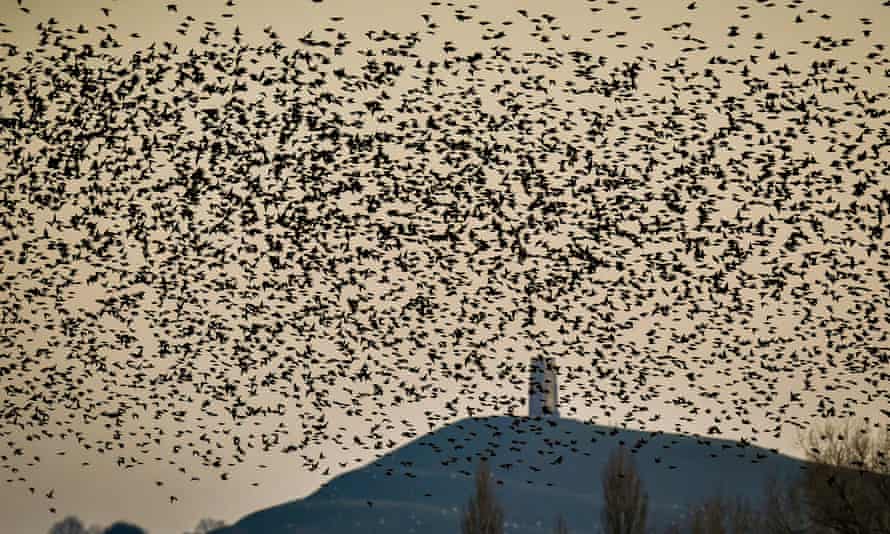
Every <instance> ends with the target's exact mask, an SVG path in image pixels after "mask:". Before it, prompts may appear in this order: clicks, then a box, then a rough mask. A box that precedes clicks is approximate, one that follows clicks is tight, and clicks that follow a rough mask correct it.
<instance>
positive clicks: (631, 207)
mask: <svg viewBox="0 0 890 534" xmlns="http://www.w3.org/2000/svg"><path fill="white" fill-rule="evenodd" d="M587 4H588V7H589V10H590V12H591V18H592V20H595V18H596V16H597V14H598V13H599V12H600V11H602V10H625V11H626V14H627V17H628V19H629V20H630V21H631V22H630V23H631V24H633V23H636V22H638V21H640V20H642V19H645V16H646V14H645V12H644V9H643V8H642V7H636V6H628V5H626V4H625V3H621V2H618V1H617V0H588V2H587ZM745 4H746V5H740V6H738V7H737V10H736V11H735V12H734V16H735V17H737V20H732V21H726V27H727V29H726V35H727V39H728V41H729V42H730V44H729V45H728V46H724V47H721V46H720V44H719V43H708V42H706V41H705V40H704V39H701V38H699V37H696V36H695V34H694V32H695V31H696V29H697V26H696V25H695V24H696V23H695V15H696V13H697V12H698V10H699V9H700V6H698V5H697V3H696V2H692V3H687V2H683V4H682V5H681V8H685V9H680V10H678V12H677V17H678V18H681V19H688V20H681V21H679V22H677V23H676V24H672V25H669V26H666V27H663V28H661V29H660V31H661V32H663V33H664V35H665V36H669V37H670V38H671V39H672V40H674V41H679V42H681V43H683V46H684V47H683V48H682V50H681V51H680V54H679V55H678V56H677V57H672V58H670V59H669V60H666V61H665V60H664V59H663V58H658V59H656V58H654V57H651V55H652V53H650V52H651V51H652V50H653V48H654V47H655V44H654V42H653V41H654V40H656V37H652V38H651V40H646V41H644V43H643V44H642V46H640V50H641V54H642V55H637V56H633V55H632V54H630V55H628V57H629V58H630V59H627V60H620V61H610V59H609V57H607V56H605V55H601V54H600V53H598V52H597V51H596V50H597V49H605V47H606V44H605V43H608V44H610V45H614V47H615V48H616V49H625V51H624V53H625V54H628V52H627V49H628V47H631V46H633V45H636V44H638V43H637V42H636V41H634V39H638V38H639V32H635V31H634V30H633V28H632V27H630V28H627V29H625V30H617V29H616V30H614V31H612V32H609V29H598V28H594V29H593V30H591V32H589V33H588V34H585V35H581V36H577V35H571V34H569V33H566V30H565V29H564V28H562V27H561V22H560V19H559V17H558V16H556V15H553V14H549V13H540V14H535V13H533V11H532V10H531V9H528V10H526V9H519V10H517V11H515V12H511V13H509V14H507V13H504V15H505V17H506V18H507V19H508V20H504V21H502V22H497V21H495V20H485V19H484V18H483V17H482V16H480V15H478V14H477V11H478V9H479V8H478V6H476V5H473V4H470V5H467V6H458V5H456V4H455V3H453V2H439V1H434V2H430V5H429V12H427V13H420V14H419V15H418V21H419V22H420V21H422V26H421V27H419V28H418V31H415V32H395V31H389V30H381V29H372V30H369V31H368V32H367V33H365V34H364V35H349V34H347V32H346V31H344V30H342V29H338V24H341V23H343V20H344V19H343V18H342V17H332V18H331V19H330V23H329V26H328V27H326V28H323V29H316V30H313V31H310V32H308V33H307V34H306V35H304V36H302V37H300V38H298V39H296V41H297V42H296V43H294V44H293V45H287V44H285V43H284V41H283V40H282V37H281V36H280V35H279V34H278V33H277V32H276V31H275V30H273V28H272V27H267V28H265V30H264V33H265V41H264V42H261V43H258V42H251V40H250V38H248V36H247V34H246V32H242V31H241V30H240V29H239V28H238V27H237V26H235V28H234V31H233V32H232V33H231V35H229V34H228V32H227V31H226V29H225V28H224V27H223V26H224V24H222V23H217V22H215V21H213V20H208V21H205V22H203V23H200V22H199V21H198V20H197V19H196V18H195V17H193V16H191V15H185V14H184V13H183V12H184V11H186V10H185V9H184V6H180V7H177V5H175V4H169V5H166V14H167V16H169V17H174V19H172V20H177V21H178V22H179V23H180V25H179V26H178V27H177V32H178V33H179V34H180V35H181V36H182V38H183V39H185V38H186V37H189V36H196V37H197V43H198V46H196V47H194V48H191V49H189V50H187V51H186V50H185V47H184V46H181V45H179V44H177V43H174V42H169V41H165V42H163V43H161V44H157V43H152V44H151V45H150V46H148V47H143V48H141V49H139V51H138V52H137V53H135V54H133V55H132V56H130V57H122V55H121V54H120V53H117V52H116V49H118V48H122V47H123V46H124V45H122V43H121V39H127V38H129V39H133V40H134V41H138V40H139V39H140V38H141V37H140V35H139V34H138V33H129V34H127V33H126V32H123V31H122V30H120V29H119V28H118V26H117V25H116V24H115V22H114V21H113V20H114V17H115V14H116V12H117V9H118V8H117V7H115V6H112V7H110V8H103V9H102V17H103V20H102V23H101V24H99V25H97V26H95V27H86V26H84V25H83V24H81V25H79V26H78V27H77V28H65V27H62V26H61V25H60V23H59V21H57V20H55V19H54V18H51V19H49V20H45V21H40V22H37V23H36V31H37V33H38V36H39V44H38V46H37V47H36V48H33V49H32V48H28V49H21V48H20V47H19V46H17V45H16V44H13V43H10V42H6V43H2V44H0V53H2V52H5V57H3V58H2V59H0V114H2V117H0V146H2V148H0V156H2V161H3V166H2V168H3V176H2V178H0V189H2V192H0V198H2V200H0V224H2V229H0V254H2V261H0V264H2V265H3V269H2V273H0V284H2V289H0V291H2V294H3V295H4V298H2V299H0V314H2V334H0V343H2V347H3V349H2V351H0V384H2V386H3V390H4V393H3V399H4V401H3V408H2V410H3V411H2V417H0V432H2V437H3V449H2V450H0V452H2V453H3V454H2V462H3V467H4V469H5V470H7V471H8V472H9V473H10V474H9V475H8V482H10V483H27V477H25V476H24V473H23V472H22V471H21V469H22V468H23V466H22V465H21V463H22V462H27V463H28V465H33V464H34V463H35V462H39V461H40V459H39V457H34V458H31V456H32V455H31V454H30V453H29V442H31V441H33V440H40V439H45V438H54V437H70V438H73V439H74V440H75V441H76V442H77V443H78V445H79V446H80V447H83V448H85V449H95V450H97V451H99V452H102V453H105V454H107V455H108V456H109V457H112V459H111V460H110V461H112V462H116V463H117V465H119V466H120V467H121V468H124V469H126V468H130V467H132V466H134V465H138V464H141V463H143V461H144V460H148V459H149V458H151V457H156V458H157V459H161V457H163V459H164V460H169V461H170V462H171V463H174V464H176V465H179V466H180V467H179V468H180V470H181V471H182V473H183V474H185V473H186V465H189V467H190V468H191V465H190V464H189V462H190V461H191V460H190V459H191V458H197V459H198V460H200V462H201V464H202V465H203V466H205V467H206V468H207V469H215V470H216V472H217V473H218V476H219V477H220V478H221V479H223V480H225V479H227V478H228V472H226V471H225V468H226V466H236V465H238V464H239V463H242V462H244V461H245V460H246V459H247V458H248V457H249V455H250V450H253V451H254V452H255V453H259V454H268V453H269V452H272V451H283V452H284V453H288V454H292V453H299V454H301V455H302V456H303V459H304V462H305V465H306V466H307V468H309V469H317V470H319V471H320V472H321V471H323V472H324V473H325V474H329V473H330V470H331V468H332V467H333V468H334V469H335V470H336V469H337V466H334V465H331V463H330V462H328V461H327V458H326V457H325V456H324V453H323V452H322V453H320V454H319V455H317V456H315V455H310V454H307V452H308V451H309V450H310V449H311V447H312V446H314V445H323V444H324V445H328V446H329V444H331V443H334V444H337V445H338V446H340V447H341V448H343V449H344V450H349V449H350V448H353V449H360V450H364V451H365V452H363V453H362V454H364V455H365V456H367V454H368V452H369V451H370V452H371V453H374V452H375V451H381V450H386V449H388V448H391V447H393V446H394V445H395V444H396V441H395V440H393V439H392V438H391V437H387V436H392V435H393V434H392V433H391V432H390V431H393V432H395V434H396V435H398V434H399V433H401V435H403V436H414V435H416V432H417V431H416V429H415V428H414V427H413V426H411V425H412V424H411V423H410V422H409V421H407V420H402V421H399V420H398V418H395V417H391V416H390V413H391V411H392V410H393V409H396V408H402V407H404V406H406V405H409V404H419V405H421V406H423V405H424V404H425V403H427V404H429V405H430V406H433V405H434V404H435V403H439V402H444V407H445V408H444V410H445V411H444V413H442V412H441V411H440V410H427V411H426V416H427V417H428V419H429V422H430V426H431V427H432V426H433V425H434V424H435V422H436V421H447V420H449V419H453V418H455V417H459V416H461V415H463V414H464V413H465V412H464V410H466V413H469V414H470V415H473V414H474V411H475V412H477V413H481V412H482V411H483V410H484V409H486V408H489V409H491V410H493V411H495V412H500V413H503V412H506V411H511V410H513V409H521V408H522V405H523V403H524V402H525V399H526V395H525V387H526V383H527V380H528V372H527V363H528V360H529V358H530V357H531V356H532V355H537V354H542V353H543V354H549V355H553V356H557V357H558V359H559V361H560V362H561V363H560V365H561V370H560V384H561V388H562V390H563V395H564V396H566V397H570V398H569V399H568V400H564V401H562V402H561V404H562V405H563V406H566V405H568V406H574V407H575V408H576V409H582V410H583V408H584V407H586V408H587V409H588V411H590V410H592V411H594V412H595V413H598V414H605V416H607V417H611V416H616V417H617V414H619V413H622V410H627V411H628V412H627V414H626V421H629V422H631V423H635V424H637V426H642V427H645V426H646V425H650V424H652V423H653V422H654V421H656V420H657V419H658V417H659V416H658V415H657V414H658V412H659V409H658V408H657V406H659V403H662V405H664V406H671V407H673V408H675V409H683V410H687V411H688V417H685V418H681V419H682V421H684V423H693V422H694V423H698V424H700V422H701V421H702V420H703V418H710V419H712V420H713V421H712V422H711V423H709V426H710V428H711V430H710V431H709V433H712V434H725V433H728V432H730V427H734V428H733V430H739V431H744V432H751V433H752V435H754V436H755V437H756V435H757V433H758V432H759V433H760V434H768V435H775V436H778V435H779V433H780V432H781V429H782V427H783V425H794V426H798V427H801V428H802V427H804V426H805V422H806V420H807V419H808V418H812V417H845V416H850V415H855V414H856V413H857V410H858V409H860V405H859V404H858V403H862V402H866V401H865V399H866V398H867V402H868V404H867V406H873V405H875V404H877V405H880V403H882V402H886V391H887V380H888V378H890V374H888V367H887V364H888V361H890V360H888V350H887V347H888V346H890V343H888V339H887V332H888V328H887V322H888V321H887V317H888V316H887V310H888V293H887V290H886V288H887V287H888V280H887V273H888V272H890V270H888V259H890V257H888V251H890V247H888V246H887V239H888V235H890V234H888V232H887V225H888V221H890V217H888V213H890V187H888V183H887V180H886V178H887V176H888V175H890V163H888V162H890V158H888V157H887V150H888V145H890V137H888V135H887V115H888V107H887V104H888V93H887V92H886V91H885V90H880V89H878V90H875V89H873V88H872V87H873V86H877V87H878V88H881V87H884V88H886V87H887V80H888V78H890V63H888V59H887V57H886V55H885V47H884V43H882V42H880V40H879V39H880V32H874V31H873V28H872V26H873V21H872V20H870V19H862V20H860V21H858V22H859V28H856V29H855V31H856V32H857V33H855V34H853V33H851V34H850V35H844V36H841V37H832V36H830V35H827V36H821V37H819V38H818V39H815V40H807V41H803V42H802V43H801V47H804V48H806V49H807V50H809V52H807V57H808V58H809V57H812V58H815V59H812V60H809V59H807V60H806V61H803V62H802V61H800V60H799V58H800V57H801V56H803V55H804V54H800V53H797V52H795V51H784V50H775V49H773V50H770V47H769V46H768V43H769V40H768V36H766V35H764V34H763V33H762V32H760V31H758V30H757V29H756V28H754V27H752V26H749V25H746V20H747V19H748V18H749V17H750V16H751V13H752V12H753V11H755V10H770V9H772V10H774V11H775V12H776V15H775V16H785V17H788V18H789V24H804V23H806V22H808V21H811V20H827V19H830V18H831V17H830V15H829V14H826V13H820V12H819V10H816V9H812V8H811V9H808V8H807V6H806V4H805V2H803V1H800V0H797V1H794V0H792V2H791V3H790V4H789V5H787V6H781V5H777V4H776V3H774V2H771V1H765V0H756V1H752V2H745ZM883 6H884V7H885V8H886V7H888V6H890V3H888V2H884V3H883ZM19 8H20V9H21V10H22V11H23V12H24V13H25V14H29V13H30V11H29V9H28V7H27V6H26V5H22V2H21V0H19ZM120 9H123V7H121V8H120ZM236 9H237V6H236V4H235V3H234V2H232V1H231V0H229V1H228V2H227V3H226V4H225V8H224V13H223V14H222V16H223V18H224V19H232V20H231V21H229V22H228V23H234V22H237V19H236V18H235V17H234V15H233V14H234V12H235V11H236ZM781 10H785V11H781ZM771 16H772V15H771ZM211 18H212V17H211ZM104 19H107V20H104ZM445 21H449V22H450V23H452V24H456V25H464V26H466V27H467V28H469V29H465V30H462V31H466V32H468V33H471V32H472V31H475V30H474V28H475V29H478V32H479V38H480V39H481V42H482V43H483V45H482V48H479V49H473V48H472V47H471V49H469V50H467V49H466V46H465V44H464V43H461V42H456V41H451V40H444V39H439V37H438V36H439V32H440V29H441V26H443V25H445V23H446V22H445ZM709 24H712V23H709ZM0 30H2V31H3V34H4V35H7V36H8V35H10V34H13V33H15V32H13V31H12V30H11V29H10V28H9V27H8V26H5V25H3V26H0ZM18 31H21V30H18V29H17V30H16V32H18ZM514 32H515V33H518V32H527V37H530V38H531V39H532V41H530V42H533V43H534V46H535V48H531V49H529V50H521V49H517V48H513V47H510V46H507V45H506V44H505V43H508V42H510V38H511V33H514ZM600 32H602V33H603V35H597V34H598V33H600ZM122 34H125V35H126V36H124V35H122ZM740 35H741V36H749V35H750V37H751V38H752V39H753V42H754V43H755V45H754V47H753V48H748V47H735V46H733V45H732V44H731V43H732V42H733V41H734V40H736V39H737V38H740V37H738V36H740ZM97 36H98V37H97ZM523 37H526V35H523ZM579 37H580V38H579ZM603 37H604V38H605V39H606V40H605V41H603V39H602V38H603ZM647 39H649V37H647ZM359 42H360V43H362V44H363V45H364V46H365V48H359V49H358V50H357V51H356V50H355V49H354V48H353V47H354V46H356V44H357V43H359ZM591 43H596V44H595V45H594V44H591ZM856 46H858V47H862V48H863V49H866V50H868V53H867V54H864V56H863V57H862V58H861V59H860V60H859V61H854V62H846V61H839V60H837V59H836V58H835V57H833V55H834V54H836V53H837V51H838V50H843V49H845V48H848V47H856ZM653 53H654V52H653ZM356 54H358V56H356ZM355 57H360V58H361V59H360V63H359V65H360V66H359V67H358V68H352V67H350V66H348V65H347V66H344V63H342V61H343V60H345V59H348V58H355ZM696 61H699V62H701V63H702V66H701V68H699V67H698V66H692V64H694V63H695V62H696ZM823 149H824V150H823ZM811 150H812V151H811ZM96 295H99V296H98V297H97V296H96ZM782 325H791V327H790V328H785V329H783V328H782ZM786 330H787V331H786ZM715 376H716V377H717V378H716V379H715V378H714V377H715ZM721 377H725V378H726V381H725V382H723V381H722V380H723V379H722V378H721ZM485 384H491V387H488V386H485ZM788 384H794V388H793V389H792V392H791V393H790V396H789V395H788V394H787V393H784V394H781V393H780V391H784V390H783V388H785V387H787V386H788ZM511 389H512V391H513V392H514V393H516V394H510V391H511ZM495 390H496V391H499V392H501V394H492V391H495ZM845 394H846V398H845ZM854 395H857V397H854ZM703 404H707V405H708V406H709V407H708V408H706V409H702V407H701V405H703ZM710 406H714V408H713V410H712V409H711V408H710ZM863 406H865V405H863ZM801 408H807V409H809V408H812V410H811V412H810V413H809V414H806V415H805V416H804V417H800V416H799V415H794V414H792V412H793V411H794V409H801ZM869 409H870V410H871V411H870V412H869V413H870V414H871V415H872V419H871V421H872V422H873V423H874V424H884V423H886V421H887V419H886V418H887V416H890V412H888V411H887V410H881V411H880V412H877V411H876V410H873V409H871V408H869ZM332 412H336V413H338V414H340V415H346V416H348V417H351V418H354V419H355V420H356V421H358V422H360V421H363V422H364V423H367V424H369V425H372V426H371V427H370V430H369V432H368V433H366V434H365V433H359V432H355V431H354V430H355V429H358V428H360V426H359V425H358V423H357V424H356V426H350V427H349V428H347V427H346V426H340V427H339V428H337V429H335V428H334V427H333V426H331V425H329V421H328V418H327V417H328V414H331V413H332ZM652 414H655V415H652ZM647 417H648V418H647ZM214 421H226V422H227V423H226V425H225V426H224V428H222V429H220V428H218V427H216V426H214V425H212V424H211V423H210V422H214ZM294 421H296V422H297V425H296V426H294V425H293V424H291V425H290V426H288V424H287V423H286V422H294ZM270 422H271V423H270ZM276 423H277V426H276ZM270 424H271V425H272V429H271V430H270V431H269V432H268V433H266V432H262V433H260V432H259V431H258V430H256V431H254V429H253V428H251V427H254V426H259V425H270ZM89 425H93V426H94V427H95V428H98V429H99V431H97V432H101V435H103V436H104V437H103V438H102V439H96V440H91V439H90V435H91V434H90V433H87V432H84V431H83V429H84V428H85V427H87V426H89ZM170 425H179V427H178V428H179V430H177V431H175V433H174V432H170V431H166V432H165V431H164V428H169V427H170ZM91 428H92V427H91ZM406 429H407V430H406ZM94 430H95V429H94ZM91 432H92V431H91ZM388 432H390V433H389V434H387V433H388ZM350 433H352V435H350ZM93 435H96V434H93ZM289 437H290V438H291V441H288V438H289ZM159 454H160V455H161V456H157V455H159ZM148 461H151V460H148ZM339 467H341V468H342V467H345V464H344V463H342V462H341V463H340V466H339ZM192 474H193V475H194V473H192ZM193 478H195V479H197V478H198V477H197V476H193ZM158 484H159V485H161V484H163V481H158ZM30 491H31V492H32V493H35V492H36V491H37V490H35V488H33V487H31V488H30ZM45 497H46V498H47V499H49V500H51V499H53V491H52V490H50V491H48V492H46V493H45ZM170 502H171V503H175V502H177V496H176V495H171V496H170Z"/></svg>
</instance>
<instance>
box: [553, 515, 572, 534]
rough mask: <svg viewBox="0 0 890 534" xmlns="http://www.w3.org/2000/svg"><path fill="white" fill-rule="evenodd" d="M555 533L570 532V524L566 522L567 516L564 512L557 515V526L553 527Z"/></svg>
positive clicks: (566, 533)
mask: <svg viewBox="0 0 890 534" xmlns="http://www.w3.org/2000/svg"><path fill="white" fill-rule="evenodd" d="M553 534H569V526H568V525H567V524H566V518H565V517H563V516H562V514H559V515H558V516H557V517H556V526H555V527H553Z"/></svg>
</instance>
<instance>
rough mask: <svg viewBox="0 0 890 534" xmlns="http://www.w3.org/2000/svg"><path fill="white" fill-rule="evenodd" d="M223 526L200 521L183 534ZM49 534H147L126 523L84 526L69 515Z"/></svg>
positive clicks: (209, 530)
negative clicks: (192, 529) (106, 525)
mask: <svg viewBox="0 0 890 534" xmlns="http://www.w3.org/2000/svg"><path fill="white" fill-rule="evenodd" d="M224 526H225V522H223V521H220V520H218V519H202V520H200V521H199V522H198V526H196V527H195V530H194V531H191V532H186V533H185V534H207V533H209V532H212V531H214V530H216V529H218V528H222V527H224ZM49 534H148V533H147V532H146V531H145V529H143V528H141V527H138V526H136V525H134V524H132V523H128V522H126V521H117V522H115V523H112V524H111V525H110V526H108V527H101V526H99V525H92V526H90V527H86V526H84V524H83V522H82V521H81V520H80V519H79V518H77V516H73V515H70V516H68V517H66V518H65V519H62V520H61V521H59V522H57V523H56V524H55V525H53V526H52V527H50V529H49Z"/></svg>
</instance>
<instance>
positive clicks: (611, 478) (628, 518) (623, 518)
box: [600, 446, 649, 534]
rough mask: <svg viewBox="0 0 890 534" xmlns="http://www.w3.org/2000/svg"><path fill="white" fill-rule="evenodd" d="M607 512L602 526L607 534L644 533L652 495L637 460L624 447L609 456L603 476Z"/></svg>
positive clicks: (603, 516) (605, 509) (602, 519)
mask: <svg viewBox="0 0 890 534" xmlns="http://www.w3.org/2000/svg"><path fill="white" fill-rule="evenodd" d="M602 487H603V499H604V500H605V502H604V503H603V509H602V513H601V518H600V521H601V525H602V528H603V530H604V531H605V532H606V533H607V534H643V533H644V532H646V521H647V515H648V508H649V496H648V495H647V494H646V493H645V491H644V490H643V482H642V480H640V475H639V473H638V472H637V469H636V466H635V465H634V461H633V458H632V457H631V455H630V453H629V452H628V451H627V449H626V448H624V446H621V447H619V448H618V449H616V450H615V451H614V452H613V453H612V455H611V456H610V457H609V460H608V462H607V463H606V466H605V468H604V469H603V473H602Z"/></svg>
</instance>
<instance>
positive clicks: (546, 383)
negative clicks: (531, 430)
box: [528, 356, 559, 417]
mask: <svg viewBox="0 0 890 534" xmlns="http://www.w3.org/2000/svg"><path fill="white" fill-rule="evenodd" d="M556 372H557V369H556V362H555V361H554V359H553V358H549V357H543V356H535V357H534V358H532V362H531V377H530V380H529V390H528V415H529V417H542V416H543V417H546V416H552V417H559V388H558V387H557V386H558V384H557V382H556V376H557V375H556Z"/></svg>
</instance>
